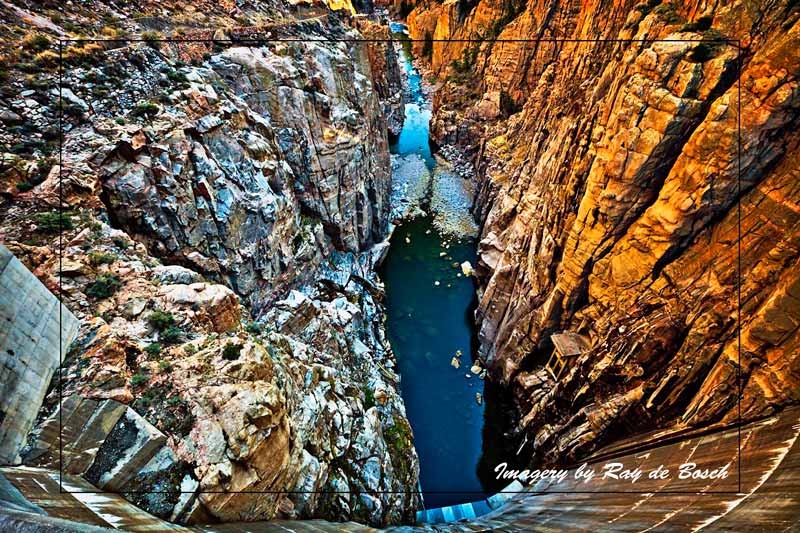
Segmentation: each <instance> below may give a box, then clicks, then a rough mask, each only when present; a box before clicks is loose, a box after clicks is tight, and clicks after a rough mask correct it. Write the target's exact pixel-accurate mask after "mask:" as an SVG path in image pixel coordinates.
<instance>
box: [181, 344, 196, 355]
mask: <svg viewBox="0 0 800 533" xmlns="http://www.w3.org/2000/svg"><path fill="white" fill-rule="evenodd" d="M183 353H185V354H186V355H194V354H196V353H197V346H195V345H194V344H187V345H186V346H184V347H183Z"/></svg>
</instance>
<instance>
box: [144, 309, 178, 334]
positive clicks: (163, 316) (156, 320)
mask: <svg viewBox="0 0 800 533" xmlns="http://www.w3.org/2000/svg"><path fill="white" fill-rule="evenodd" d="M147 321H148V322H149V323H150V325H151V326H153V327H154V328H156V329H157V330H158V331H163V330H165V329H167V328H168V327H170V326H174V325H175V317H174V316H172V314H170V313H165V312H164V311H153V312H152V313H150V314H149V315H148V316H147Z"/></svg>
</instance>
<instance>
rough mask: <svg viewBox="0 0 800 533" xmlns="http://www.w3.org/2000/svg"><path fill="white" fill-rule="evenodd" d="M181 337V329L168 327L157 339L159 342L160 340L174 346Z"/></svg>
mask: <svg viewBox="0 0 800 533" xmlns="http://www.w3.org/2000/svg"><path fill="white" fill-rule="evenodd" d="M182 336H183V330H181V328H179V327H178V326H170V327H168V328H167V329H165V330H164V331H162V332H161V333H160V334H159V335H158V338H159V340H162V341H164V342H166V343H167V344H175V343H176V342H178V341H179V340H180V338H181V337H182Z"/></svg>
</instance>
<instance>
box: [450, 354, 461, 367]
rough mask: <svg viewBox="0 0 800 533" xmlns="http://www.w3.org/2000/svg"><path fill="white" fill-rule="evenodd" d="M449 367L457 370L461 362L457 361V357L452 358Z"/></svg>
mask: <svg viewBox="0 0 800 533" xmlns="http://www.w3.org/2000/svg"><path fill="white" fill-rule="evenodd" d="M450 365H451V366H452V367H453V368H458V367H460V366H461V361H459V360H458V357H453V358H452V359H451V360H450Z"/></svg>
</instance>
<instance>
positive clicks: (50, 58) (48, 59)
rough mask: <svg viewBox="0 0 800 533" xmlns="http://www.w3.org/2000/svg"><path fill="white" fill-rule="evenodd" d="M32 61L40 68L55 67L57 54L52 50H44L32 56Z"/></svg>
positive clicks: (57, 60) (57, 58)
mask: <svg viewBox="0 0 800 533" xmlns="http://www.w3.org/2000/svg"><path fill="white" fill-rule="evenodd" d="M33 61H34V62H35V63H36V64H37V65H39V66H40V67H42V68H55V67H57V66H58V62H59V57H58V54H57V53H55V52H53V51H52V50H45V51H44V52H39V53H38V54H36V55H35V56H33Z"/></svg>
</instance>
